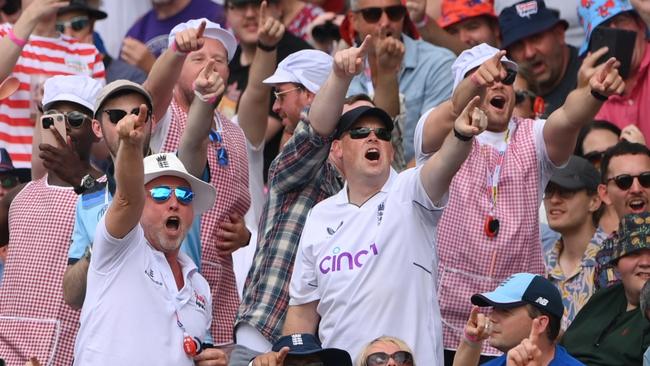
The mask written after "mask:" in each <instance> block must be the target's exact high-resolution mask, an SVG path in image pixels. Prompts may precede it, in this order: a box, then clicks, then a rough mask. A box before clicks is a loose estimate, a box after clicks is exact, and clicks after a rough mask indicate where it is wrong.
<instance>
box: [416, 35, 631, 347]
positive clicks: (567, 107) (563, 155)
mask: <svg viewBox="0 0 650 366" xmlns="http://www.w3.org/2000/svg"><path fill="white" fill-rule="evenodd" d="M603 51H605V50H604V49H603V50H600V51H598V52H595V53H594V54H591V55H590V56H588V57H587V58H586V59H585V62H584V63H583V65H582V67H581V69H580V75H579V83H578V85H579V87H578V88H577V89H576V90H574V91H573V92H572V93H571V94H569V96H568V97H567V101H566V103H565V104H564V105H563V106H562V107H560V108H559V109H557V110H556V111H555V112H554V113H553V114H551V116H550V117H549V118H548V120H546V121H545V120H532V119H520V118H517V117H513V116H512V111H513V109H514V104H515V103H514V102H515V100H514V99H515V95H514V94H515V93H514V89H513V87H512V83H513V82H514V76H515V75H516V71H517V65H516V64H515V63H514V62H512V61H510V60H509V59H507V58H506V57H505V51H500V50H498V49H496V48H493V47H491V46H488V45H487V44H484V43H483V44H480V45H478V46H475V47H473V48H471V49H470V50H466V51H464V52H463V53H461V54H460V56H458V59H456V61H455V62H454V65H453V67H452V69H453V70H454V74H455V81H454V85H455V88H454V93H453V97H452V99H451V100H450V101H448V102H445V103H443V104H442V105H440V106H439V107H437V108H435V109H434V110H433V111H432V112H430V113H428V114H427V115H424V116H422V118H421V120H420V122H419V123H418V127H417V129H416V139H415V145H416V146H415V148H416V150H418V160H425V159H426V157H427V156H429V155H430V154H433V153H434V152H436V150H437V147H436V145H438V146H439V142H440V141H442V138H443V137H445V136H446V134H447V133H449V130H450V129H451V124H452V123H453V121H454V120H455V118H456V116H458V115H459V114H460V112H461V111H462V109H463V108H464V106H465V105H467V103H468V101H469V100H471V99H472V98H474V97H475V96H477V95H478V96H480V97H481V99H482V101H481V108H483V109H484V110H485V113H486V114H487V116H488V128H487V132H486V133H485V134H482V135H481V136H479V137H478V138H477V139H476V141H475V143H474V146H473V149H472V152H471V153H470V156H469V158H468V159H467V163H466V164H464V165H463V167H462V168H461V170H460V171H459V172H458V174H457V175H456V176H455V177H454V180H453V181H452V183H451V187H450V189H449V190H450V192H451V194H450V200H449V204H448V205H447V207H446V208H445V211H444V213H443V215H442V218H441V219H440V225H438V228H437V229H438V233H437V235H438V236H437V241H438V243H437V245H438V255H439V256H440V266H439V269H438V275H439V278H440V282H439V283H438V293H439V294H440V310H441V313H442V318H443V325H444V332H445V347H446V349H447V353H446V356H447V360H450V359H451V357H452V356H453V352H454V351H453V350H454V349H455V348H456V347H457V345H458V343H459V341H460V339H461V336H462V331H463V325H464V323H465V319H467V315H468V314H469V312H470V307H469V305H468V304H466V303H465V302H464V301H463V300H464V299H466V298H467V297H469V296H471V295H472V293H477V292H484V291H488V290H490V289H492V288H494V287H495V286H496V285H498V284H499V283H501V282H502V281H503V280H504V279H505V278H507V277H508V276H510V275H511V274H513V273H517V272H523V271H527V272H531V273H539V274H541V273H544V263H543V257H542V251H541V245H540V238H539V215H538V214H537V212H538V209H539V205H540V203H541V199H542V193H543V190H544V187H545V186H546V183H547V182H548V180H549V179H550V176H551V175H552V174H553V171H554V170H555V169H556V167H558V166H562V165H563V164H565V163H566V162H567V160H568V159H569V156H571V154H572V153H573V148H574V146H575V143H576V139H577V135H578V133H579V131H580V128H581V127H582V126H583V125H585V124H586V123H588V122H589V121H591V120H592V119H593V116H594V115H595V114H596V113H597V112H598V109H599V108H600V106H601V105H602V104H603V101H604V100H605V99H607V98H608V96H609V95H613V94H617V93H621V92H622V91H623V90H624V88H625V83H624V82H623V80H622V78H621V76H620V75H619V74H618V70H617V61H616V60H615V59H613V58H611V59H609V60H608V61H607V62H606V63H604V64H602V65H600V66H598V67H597V68H593V67H592V66H591V65H593V64H594V62H595V60H597V59H598V58H599V57H600V56H602V55H603V54H604V52H603ZM470 248H471V249H470ZM484 352H485V353H487V354H491V355H495V354H497V351H496V350H495V349H493V348H484Z"/></svg>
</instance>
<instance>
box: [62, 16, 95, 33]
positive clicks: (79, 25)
mask: <svg viewBox="0 0 650 366" xmlns="http://www.w3.org/2000/svg"><path fill="white" fill-rule="evenodd" d="M88 24H90V19H89V18H88V17H87V16H83V15H82V16H78V17H74V18H72V19H70V20H68V21H65V22H63V21H57V22H56V30H57V31H58V32H60V33H63V32H64V31H65V28H66V27H70V28H72V30H73V31H77V32H78V31H80V30H82V29H84V28H86V27H87V26H88Z"/></svg>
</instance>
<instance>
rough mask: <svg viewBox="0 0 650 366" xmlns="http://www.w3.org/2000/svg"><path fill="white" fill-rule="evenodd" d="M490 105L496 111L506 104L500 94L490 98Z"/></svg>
mask: <svg viewBox="0 0 650 366" xmlns="http://www.w3.org/2000/svg"><path fill="white" fill-rule="evenodd" d="M490 105H491V106H492V107H494V108H495V109H497V110H498V111H503V110H504V108H505V106H506V98H505V97H504V96H502V95H495V96H494V97H492V99H490Z"/></svg>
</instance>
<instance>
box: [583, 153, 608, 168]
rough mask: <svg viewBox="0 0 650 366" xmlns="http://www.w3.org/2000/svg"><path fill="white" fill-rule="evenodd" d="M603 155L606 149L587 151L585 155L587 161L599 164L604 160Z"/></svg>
mask: <svg viewBox="0 0 650 366" xmlns="http://www.w3.org/2000/svg"><path fill="white" fill-rule="evenodd" d="M603 156H605V152H604V151H592V152H590V153H586V154H585V155H584V156H583V157H584V158H585V159H587V161H588V162H590V163H591V164H592V165H595V166H599V165H600V162H601V161H602V160H603Z"/></svg>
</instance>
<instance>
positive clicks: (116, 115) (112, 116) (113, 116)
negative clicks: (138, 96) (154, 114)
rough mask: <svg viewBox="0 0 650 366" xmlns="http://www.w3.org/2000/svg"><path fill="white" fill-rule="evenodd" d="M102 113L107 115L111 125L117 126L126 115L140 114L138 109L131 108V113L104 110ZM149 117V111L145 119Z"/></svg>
mask: <svg viewBox="0 0 650 366" xmlns="http://www.w3.org/2000/svg"><path fill="white" fill-rule="evenodd" d="M104 113H106V114H108V119H109V120H110V121H111V123H112V124H117V123H118V122H119V121H120V120H121V119H122V118H124V117H126V115H127V114H134V115H136V116H137V115H138V114H140V107H136V108H133V109H132V110H131V112H127V111H123V110H121V109H104ZM150 117H151V110H147V119H149V118H150Z"/></svg>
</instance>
